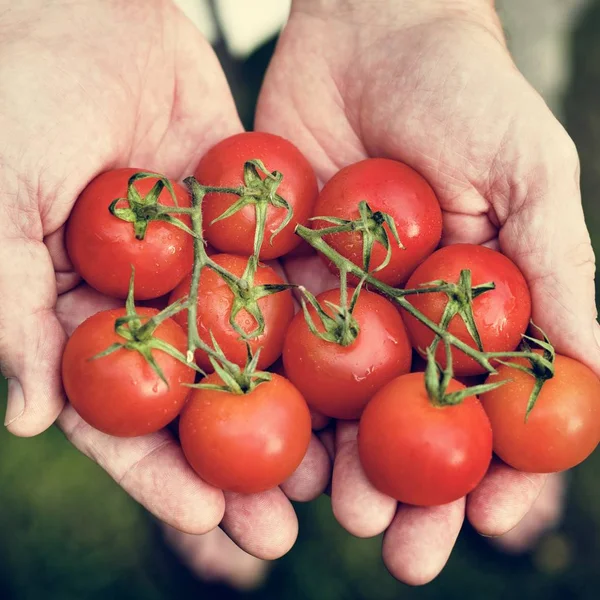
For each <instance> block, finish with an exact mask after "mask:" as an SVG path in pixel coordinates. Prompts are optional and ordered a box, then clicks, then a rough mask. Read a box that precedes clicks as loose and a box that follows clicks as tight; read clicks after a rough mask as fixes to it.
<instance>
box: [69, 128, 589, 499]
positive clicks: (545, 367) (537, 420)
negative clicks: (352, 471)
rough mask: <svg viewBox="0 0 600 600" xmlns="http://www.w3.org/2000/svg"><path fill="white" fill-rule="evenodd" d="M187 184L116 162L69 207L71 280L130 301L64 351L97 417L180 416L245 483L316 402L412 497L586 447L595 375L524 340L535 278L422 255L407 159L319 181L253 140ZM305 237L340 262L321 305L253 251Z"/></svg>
mask: <svg viewBox="0 0 600 600" xmlns="http://www.w3.org/2000/svg"><path fill="white" fill-rule="evenodd" d="M185 183H186V184H187V186H188V190H186V189H185V188H184V187H182V186H180V185H179V184H178V183H175V182H172V181H169V180H168V179H167V178H165V177H163V176H161V175H158V174H156V173H148V172H144V171H139V170H136V169H119V170H114V171H109V172H106V173H103V174H101V175H99V176H98V177H97V178H96V179H94V180H93V181H92V182H91V183H90V184H89V185H88V187H87V188H86V189H85V190H84V191H83V193H82V194H81V196H80V197H79V199H78V200H77V202H76V204H75V207H74V209H73V212H72V214H71V217H70V220H69V223H68V226H67V233H66V243H67V249H68V252H69V256H70V257H71V260H72V262H73V265H74V267H75V269H76V271H77V272H78V273H79V274H80V275H81V277H82V278H83V279H84V280H85V281H86V282H87V283H88V284H89V285H91V286H92V287H94V288H95V289H97V290H98V291H100V292H102V293H104V294H107V295H109V296H112V297H116V298H122V299H124V306H123V307H122V308H119V309H114V310H107V311H103V312H100V313H97V314H95V315H93V316H91V317H90V318H89V319H87V320H86V321H84V322H83V323H82V324H81V325H80V326H79V327H78V328H77V329H76V330H75V332H74V333H73V335H72V336H71V338H70V340H69V342H68V343H67V346H66V349H65V352H64V357H63V367H62V374H63V382H64V387H65V390H66V393H67V395H68V397H69V400H70V401H71V403H72V404H73V406H74V408H75V409H76V410H77V411H78V412H79V414H80V415H81V416H82V418H83V419H85V420H86V421H87V422H88V423H89V424H90V425H92V426H93V427H96V428H97V429H99V430H101V431H103V432H105V433H107V434H110V435H116V436H139V435H144V434H148V433H151V432H155V431H158V430H159V429H161V428H163V427H165V426H167V425H168V424H169V423H171V422H172V421H174V420H175V419H176V418H177V417H179V428H178V431H179V438H180V441H181V445H182V448H183V451H184V454H185V456H186V458H187V460H188V461H189V463H190V465H191V466H192V467H193V468H194V469H195V471H196V472H197V473H198V474H199V476H200V477H202V478H203V479H204V480H205V481H207V482H208V483H210V484H212V485H214V486H216V487H218V488H220V489H223V490H228V491H235V492H240V493H254V492H259V491H262V490H267V489H270V488H272V487H275V486H277V485H279V484H281V483H282V482H283V481H285V480H286V479H287V478H288V477H289V476H290V475H291V474H292V473H293V472H294V470H295V469H296V468H297V467H298V465H299V464H300V462H301V461H302V459H303V457H304V455H305V453H306V450H307V448H308V444H309V441H310V436H311V413H310V411H311V410H312V411H313V412H314V413H318V414H321V415H325V416H327V417H331V418H335V419H355V420H356V419H360V425H359V436H358V449H359V456H360V460H361V463H362V465H363V468H364V471H365V473H366V475H367V477H368V478H369V479H370V481H371V482H372V483H373V485H374V486H375V487H376V488H377V489H379V490H380V491H382V492H384V493H386V494H388V495H390V496H392V497H394V498H396V499H397V500H399V501H402V502H406V503H411V504H415V505H436V504H443V503H446V502H450V501H452V500H454V499H457V498H460V497H462V496H464V495H465V494H467V493H469V492H470V491H471V490H472V489H473V488H474V487H475V486H476V485H477V484H478V483H479V481H480V480H481V479H482V477H483V476H484V475H485V473H486V471H487V469H488V466H489V463H490V460H491V457H492V451H494V452H495V453H496V454H497V455H498V456H499V457H500V458H501V459H502V460H504V461H505V462H506V463H508V464H509V465H511V466H513V467H515V468H517V469H520V470H524V471H529V472H551V471H559V470H564V469H567V468H570V467H572V466H574V465H576V464H578V463H579V462H581V461H582V460H584V459H585V458H586V457H587V456H588V455H589V454H590V453H591V452H592V451H593V450H594V448H595V447H596V445H597V444H598V441H599V438H600V382H599V381H598V379H597V378H596V376H595V375H594V374H593V373H592V372H591V371H590V370H589V369H588V368H587V367H586V366H585V365H583V364H581V363H578V362H576V361H574V360H572V359H570V358H567V357H564V356H559V355H556V353H555V352H554V349H553V347H552V346H551V345H550V343H549V341H548V340H547V339H546V338H545V336H543V334H541V335H539V336H537V337H535V338H534V337H529V336H528V335H526V331H527V328H528V327H529V324H530V313H531V299H530V295H529V290H528V287H527V283H526V281H525V279H524V277H523V275H522V274H521V273H520V271H519V270H518V268H517V267H516V266H515V265H514V264H513V263H512V262H511V261H510V260H509V259H508V258H507V257H505V256H504V255H502V254H501V253H499V252H497V251H495V250H492V249H490V248H487V247H483V246H476V245H469V244H457V245H452V246H447V247H444V248H441V249H437V248H438V245H439V242H440V239H441V235H442V214H441V210H440V206H439V203H438V201H437V198H436V196H435V194H434V192H433V190H432V189H431V187H430V186H429V185H428V183H427V182H426V180H425V179H424V178H423V177H422V176H421V175H419V174H418V173H417V172H415V171H414V170H413V169H411V168H410V167H409V166H407V165H405V164H402V163H399V162H396V161H392V160H388V159H367V160H364V161H361V162H359V163H356V164H353V165H350V166H347V167H345V168H343V169H342V170H340V171H339V172H338V173H337V174H336V175H334V176H333V177H332V178H331V179H330V181H329V182H328V183H327V184H326V185H325V186H324V188H323V189H322V190H321V192H320V193H319V191H318V186H317V181H316V177H315V174H314V172H313V170H312V168H311V166H310V164H309V162H308V161H307V159H306V158H305V157H304V156H303V155H302V154H301V153H300V152H299V150H298V149H297V148H295V147H294V146H293V145H292V144H291V143H290V142H288V141H286V140H284V139H282V138H279V137H277V136H274V135H270V134H266V133H256V132H255V133H243V134H239V135H236V136H233V137H231V138H228V139H226V140H224V141H222V142H221V143H219V144H217V145H216V146H215V147H214V148H212V149H211V150H210V151H209V152H208V153H207V154H206V155H205V156H204V157H203V158H202V160H201V161H200V164H199V165H198V167H197V169H196V171H195V173H194V177H193V178H189V179H187V180H186V181H185ZM303 240H304V241H303ZM301 244H302V245H301ZM311 246H312V248H313V249H314V250H316V251H317V252H319V253H320V254H321V256H322V257H323V260H324V261H325V262H326V264H327V265H328V266H329V267H330V269H331V270H332V271H333V272H334V273H337V274H338V275H339V286H338V287H336V288H335V289H331V290H328V291H325V292H324V293H321V294H319V295H317V296H316V297H315V296H314V295H313V294H312V293H311V292H310V291H309V290H306V289H304V288H303V287H301V286H299V287H296V286H293V285H292V284H290V283H287V282H286V281H285V280H284V279H283V277H282V276H281V274H280V273H281V271H280V270H278V269H277V267H276V266H273V263H270V264H266V263H265V262H263V261H271V260H273V259H279V258H282V257H285V256H289V255H290V254H298V253H302V252H307V250H310V247H311ZM100 256H101V257H102V260H101V261H100V260H99V257H100ZM103 265H109V268H106V267H104V266H103ZM294 297H295V298H296V300H297V301H298V303H299V305H300V310H298V311H296V312H295V305H294ZM136 305H137V306H136ZM535 332H537V329H536V330H535ZM535 332H533V333H532V335H534V334H535ZM538 333H541V332H538ZM538 338H539V339H538ZM268 369H271V371H269V370H268Z"/></svg>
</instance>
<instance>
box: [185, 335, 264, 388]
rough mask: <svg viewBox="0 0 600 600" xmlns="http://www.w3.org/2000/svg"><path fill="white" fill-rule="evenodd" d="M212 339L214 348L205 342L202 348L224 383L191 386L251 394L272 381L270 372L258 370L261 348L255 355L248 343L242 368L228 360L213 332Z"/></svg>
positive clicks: (193, 386) (192, 385)
mask: <svg viewBox="0 0 600 600" xmlns="http://www.w3.org/2000/svg"><path fill="white" fill-rule="evenodd" d="M211 340H212V344H213V348H210V347H209V346H208V345H207V344H204V343H203V344H202V350H204V352H206V353H207V354H208V360H210V363H211V365H212V366H213V369H214V370H215V373H216V374H217V375H218V376H219V377H220V378H221V380H222V381H223V385H219V384H216V383H202V382H200V383H195V384H190V385H189V387H192V388H197V389H204V390H215V391H218V392H227V393H229V394H238V395H243V394H250V393H251V392H252V391H254V390H255V389H256V387H257V386H258V385H260V384H261V383H265V382H267V381H271V374H270V373H268V372H266V371H258V370H257V365H258V359H259V358H260V348H259V349H258V351H257V352H256V353H255V354H254V356H253V355H252V350H251V349H250V346H249V345H248V344H246V352H247V359H246V364H245V365H244V367H243V368H241V367H239V366H238V365H236V364H235V363H232V362H231V361H229V360H227V358H226V357H225V354H224V352H223V351H222V350H221V348H220V346H219V344H218V343H217V340H216V339H215V338H214V336H213V335H212V333H211Z"/></svg>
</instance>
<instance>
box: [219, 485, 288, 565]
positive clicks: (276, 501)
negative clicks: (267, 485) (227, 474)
mask: <svg viewBox="0 0 600 600" xmlns="http://www.w3.org/2000/svg"><path fill="white" fill-rule="evenodd" d="M225 500H226V509H225V516H224V517H223V521H222V522H221V527H222V528H223V530H224V531H225V532H226V533H227V535H228V536H229V537H230V538H231V539H232V540H233V541H234V542H235V543H236V544H237V545H238V546H239V547H240V548H242V550H245V551H246V552H248V554H252V556H256V558H262V559H264V560H274V559H276V558H280V557H281V556H283V555H284V554H285V553H286V552H288V551H289V550H290V548H291V547H292V546H293V545H294V542H295V541H296V538H297V537H298V519H297V518H296V513H295V512H294V509H293V508H292V505H291V504H290V501H289V500H288V499H287V498H286V497H285V494H284V493H283V492H282V491H281V490H280V489H279V488H274V489H272V490H269V491H267V492H261V493H260V494H235V493H233V492H225Z"/></svg>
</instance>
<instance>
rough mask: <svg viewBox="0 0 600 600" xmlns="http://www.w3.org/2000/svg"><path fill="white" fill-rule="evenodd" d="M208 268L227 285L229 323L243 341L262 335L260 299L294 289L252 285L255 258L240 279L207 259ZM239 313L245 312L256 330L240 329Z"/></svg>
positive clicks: (275, 284) (286, 286) (278, 285)
mask: <svg viewBox="0 0 600 600" xmlns="http://www.w3.org/2000/svg"><path fill="white" fill-rule="evenodd" d="M206 266H207V267H208V268H210V269H213V270H214V271H215V272H217V273H218V274H219V275H220V276H221V278H222V279H223V281H225V283H226V284H227V286H228V287H229V289H230V290H231V292H232V293H233V303H232V306H231V311H230V313H229V323H230V325H231V326H232V327H233V329H235V331H236V332H237V333H239V335H240V337H241V338H242V339H243V340H250V339H253V338H256V337H258V336H260V335H262V334H263V333H264V330H265V319H264V317H263V314H262V311H261V309H260V307H259V306H258V301H259V300H260V299H261V298H266V297H267V296H271V295H272V294H278V293H279V292H283V291H285V290H289V289H292V288H295V287H296V286H295V285H293V284H291V283H265V284H263V285H254V276H255V275H256V270H257V268H258V261H257V260H256V257H255V256H251V257H250V258H249V260H248V264H247V265H246V269H245V270H244V273H243V274H242V276H241V277H236V276H235V275H233V274H231V273H230V272H229V271H227V270H226V269H223V268H222V267H221V266H219V265H217V264H216V263H215V262H214V261H213V260H212V259H209V261H208V262H207V265H206ZM241 311H246V312H247V313H248V314H249V315H250V316H251V317H252V318H253V319H254V321H255V322H256V328H255V329H253V330H252V331H251V332H249V333H248V332H246V331H244V329H242V328H241V327H240V326H239V325H238V323H237V321H236V318H237V316H238V314H239V313H240V312H241Z"/></svg>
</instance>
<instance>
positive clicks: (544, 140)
mask: <svg viewBox="0 0 600 600" xmlns="http://www.w3.org/2000/svg"><path fill="white" fill-rule="evenodd" d="M303 4H304V5H310V4H311V3H310V2H305V3H302V2H297V4H296V10H293V11H292V15H291V17H290V20H289V23H288V25H287V27H286V28H285V30H284V31H283V33H282V36H281V38H280V41H279V44H278V47H277V50H276V53H275V57H274V59H273V61H272V63H271V66H270V68H269V71H268V74H267V77H266V80H265V84H264V87H263V91H262V94H261V97H260V100H259V106H258V111H257V117H256V123H257V128H259V129H263V130H268V131H272V132H274V133H278V134H280V135H282V136H284V137H287V138H288V139H291V140H292V141H293V142H294V143H296V144H297V145H298V146H299V147H300V149H301V150H302V151H303V152H304V153H305V154H306V156H307V157H309V159H310V160H311V162H312V163H313V166H314V167H315V169H316V171H317V173H318V176H319V178H320V179H321V181H322V182H325V181H327V180H328V179H329V177H331V176H332V175H333V174H334V173H335V172H336V170H338V169H339V168H340V167H342V166H344V165H346V164H348V163H351V162H355V161H358V160H361V159H363V158H365V157H367V156H384V157H389V158H394V159H397V160H400V161H403V162H405V163H407V164H409V165H411V166H412V167H413V168H414V169H416V170H417V171H418V172H420V173H421V174H422V175H424V176H425V177H426V178H427V180H428V181H429V183H430V184H431V185H432V187H433V188H434V190H435V192H436V194H437V196H438V198H439V201H440V204H441V206H442V210H443V214H444V235H443V239H442V243H443V244H451V243H456V242H469V243H476V244H487V245H491V246H495V247H499V248H500V249H501V250H502V252H504V253H505V254H506V255H508V256H509V257H510V258H511V259H513V260H514V261H515V262H516V264H517V265H518V266H519V267H520V269H521V270H522V271H523V273H524V275H525V277H526V278H527V280H528V283H529V286H530V288H531V293H532V300H533V319H534V320H535V322H536V323H537V324H538V325H539V326H541V327H542V328H543V329H544V330H545V331H546V332H547V334H548V335H549V337H550V338H551V339H552V341H553V343H554V344H555V346H556V348H557V350H558V351H559V352H562V353H564V354H568V355H570V356H573V357H574V358H578V359H580V360H582V361H583V362H586V363H587V364H589V365H590V366H591V367H592V368H594V369H595V371H596V372H597V373H600V349H599V346H598V343H597V341H596V335H597V331H598V326H597V324H596V322H595V317H596V313H595V306H594V255H593V252H592V249H591V246H590V240H589V235H588V232H587V230H586V228H585V223H584V220H583V214H582V209H581V200H580V194H579V184H578V160H577V153H576V151H575V149H574V146H573V144H572V142H571V141H570V139H569V138H568V136H567V134H566V133H565V132H564V130H563V129H562V128H561V126H560V125H559V124H558V123H557V122H556V120H555V119H554V117H553V116H552V114H551V113H550V111H549V110H548V108H547V107H546V106H545V104H544V103H543V101H542V100H541V98H540V97H539V96H538V95H537V94H536V93H535V92H534V90H533V89H532V88H531V87H530V86H529V85H528V84H527V83H526V81H525V80H524V79H523V77H522V76H521V74H520V73H519V72H518V71H517V69H516V68H515V66H514V65H513V63H512V61H511V58H510V56H509V54H508V52H507V50H506V47H505V44H504V39H503V35H502V32H501V29H500V27H499V25H498V22H497V20H496V19H495V17H494V15H493V14H491V13H490V14H487V13H486V11H479V13H470V12H468V11H455V12H449V11H448V12H446V13H444V14H433V13H432V14H429V15H427V14H425V13H426V11H423V14H421V15H416V14H415V12H418V11H417V9H415V10H414V11H412V12H411V10H410V9H409V10H407V11H406V14H404V13H403V11H402V7H401V6H400V5H403V6H404V5H409V4H411V3H404V4H403V3H389V2H388V3H386V2H382V3H379V5H378V10H377V11H374V10H373V9H372V7H371V10H370V12H369V5H368V3H367V5H365V6H361V7H360V8H359V9H357V11H356V12H353V11H352V10H351V9H348V10H339V11H337V13H336V14H333V13H329V14H328V13H327V11H325V10H323V11H319V10H313V11H312V12H308V10H306V11H304V10H303ZM312 4H313V5H319V4H321V5H325V4H327V3H318V2H316V3H312ZM334 4H335V3H334ZM352 4H353V3H352V2H349V3H345V5H352ZM355 4H357V5H359V4H360V5H362V4H363V3H355ZM413 4H414V3H413ZM433 4H435V3H433ZM441 4H443V3H441ZM449 4H450V3H449ZM386 6H387V7H388V8H390V10H387V11H386ZM365 11H366V12H367V13H368V15H369V18H367V17H366V16H365ZM366 199H367V200H368V198H366ZM318 267H319V261H318V259H315V258H314V257H310V258H294V259H291V260H288V261H287V264H286V270H287V273H288V276H289V277H290V278H291V279H292V280H293V281H295V282H299V283H303V284H304V285H306V286H307V287H312V288H313V290H315V291H320V289H319V288H322V287H323V286H326V285H331V283H332V281H331V279H330V278H329V277H327V276H326V275H324V274H323V271H322V270H319V269H318ZM356 431H357V425H356V424H352V423H343V422H340V423H338V425H337V434H336V436H337V437H336V458H335V466H334V473H333V483H332V505H333V510H334V513H335V514H336V516H337V518H338V520H339V521H340V523H341V524H342V525H344V526H345V527H346V528H347V529H348V530H349V531H350V532H352V533H354V534H355V535H358V536H371V535H376V534H378V533H380V532H382V531H386V534H385V537H384V542H383V557H384V560H385V562H386V564H387V566H388V568H389V569H390V570H391V572H392V573H393V574H394V575H395V576H396V577H398V578H400V579H403V580H404V581H406V582H408V583H413V584H416V583H423V582H425V581H428V580H430V579H431V578H433V577H434V576H435V575H436V574H437V573H438V572H439V570H440V569H441V568H442V567H443V565H444V563H445V561H446V560H447V558H448V556H449V554H450V551H451V549H452V546H453V544H454V541H455V539H456V536H457V535H458V532H459V530H460V527H461V526H462V523H463V519H464V516H465V512H466V514H467V516H468V518H469V520H470V521H471V523H472V524H473V526H474V527H475V528H476V529H477V530H479V531H480V532H481V533H483V534H486V535H499V534H502V533H504V532H506V531H508V530H510V529H511V528H512V527H514V526H515V525H516V524H517V523H518V522H519V521H520V519H521V518H522V517H523V516H524V515H525V513H526V512H527V511H528V509H529V508H530V506H531V505H532V503H533V502H534V500H535V499H536V497H537V495H538V494H539V492H540V490H541V488H542V486H543V484H544V481H545V477H544V476H541V475H533V474H525V473H519V472H517V471H514V470H512V469H510V468H508V467H507V466H506V465H503V464H500V463H494V464H493V465H492V467H491V469H490V471H489V473H488V475H487V476H486V478H485V479H484V480H483V482H482V483H481V484H480V486H479V487H478V488H477V489H476V490H475V491H474V492H473V493H472V494H470V496H469V497H468V498H467V499H466V500H465V499H461V500H458V501H456V502H453V503H451V504H448V505H445V506H440V507H435V508H420V507H409V506H403V505H400V506H397V503H396V502H395V501H394V500H393V499H391V498H389V497H385V496H384V495H382V494H380V493H379V492H377V491H376V490H375V489H374V488H373V487H372V486H371V485H370V484H369V482H368V481H367V480H366V478H365V475H364V473H363V471H362V468H361V467H360V463H359V460H358V453H357V446H356Z"/></svg>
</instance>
